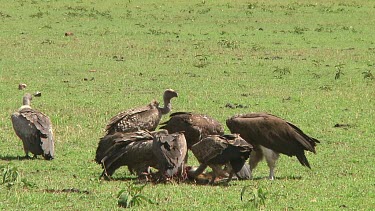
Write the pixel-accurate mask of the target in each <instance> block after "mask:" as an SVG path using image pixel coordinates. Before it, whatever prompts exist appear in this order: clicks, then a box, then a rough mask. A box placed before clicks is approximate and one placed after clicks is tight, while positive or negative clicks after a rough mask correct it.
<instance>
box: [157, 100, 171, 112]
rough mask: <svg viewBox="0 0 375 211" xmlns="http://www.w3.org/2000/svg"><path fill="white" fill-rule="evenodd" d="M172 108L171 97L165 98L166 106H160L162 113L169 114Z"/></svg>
mask: <svg viewBox="0 0 375 211" xmlns="http://www.w3.org/2000/svg"><path fill="white" fill-rule="evenodd" d="M171 110H172V103H171V99H170V98H164V107H161V108H160V111H161V114H163V115H164V114H167V113H169V112H170V111H171Z"/></svg>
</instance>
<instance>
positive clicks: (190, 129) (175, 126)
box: [160, 112, 224, 149]
mask: <svg viewBox="0 0 375 211" xmlns="http://www.w3.org/2000/svg"><path fill="white" fill-rule="evenodd" d="M161 125H162V126H161V127H160V128H161V129H166V130H168V132H169V133H175V132H184V134H185V138H186V142H187V147H188V148H189V149H190V148H191V146H193V145H194V144H195V143H198V142H199V141H200V140H201V139H202V138H204V137H206V136H208V135H223V134H224V128H223V126H222V125H221V124H220V123H219V122H218V121H216V120H215V119H213V118H212V117H209V116H207V115H203V114H195V113H191V112H176V113H173V114H171V115H170V119H169V120H168V121H166V122H163V123H161Z"/></svg>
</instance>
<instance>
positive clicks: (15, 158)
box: [0, 155, 32, 161]
mask: <svg viewBox="0 0 375 211" xmlns="http://www.w3.org/2000/svg"><path fill="white" fill-rule="evenodd" d="M30 159H32V158H27V157H25V156H13V155H0V160H6V161H11V160H30Z"/></svg>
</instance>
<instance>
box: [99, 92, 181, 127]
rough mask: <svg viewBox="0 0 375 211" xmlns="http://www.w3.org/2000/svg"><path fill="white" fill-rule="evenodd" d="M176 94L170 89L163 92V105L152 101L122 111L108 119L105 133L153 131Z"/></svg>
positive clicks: (169, 108) (168, 109) (170, 107)
mask: <svg viewBox="0 0 375 211" xmlns="http://www.w3.org/2000/svg"><path fill="white" fill-rule="evenodd" d="M177 96H178V94H177V92H176V91H174V90H172V89H167V90H165V92H164V95H163V100H164V107H159V102H157V101H152V102H151V103H150V104H149V105H147V106H143V107H139V108H134V109H129V110H126V111H123V112H121V113H119V114H117V115H116V116H114V117H112V118H111V119H110V120H109V123H108V124H107V126H106V128H105V129H106V132H107V134H114V133H115V132H135V131H137V130H149V131H153V130H155V129H156V128H157V126H158V124H159V122H160V119H161V117H162V115H164V114H167V113H169V112H170V110H171V109H172V104H171V99H172V98H174V97H177Z"/></svg>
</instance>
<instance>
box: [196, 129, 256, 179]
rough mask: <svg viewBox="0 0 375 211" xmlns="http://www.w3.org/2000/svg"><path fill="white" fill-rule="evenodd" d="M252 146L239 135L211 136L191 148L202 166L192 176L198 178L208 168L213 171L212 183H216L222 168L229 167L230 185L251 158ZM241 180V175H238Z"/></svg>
mask: <svg viewBox="0 0 375 211" xmlns="http://www.w3.org/2000/svg"><path fill="white" fill-rule="evenodd" d="M252 148H253V147H252V146H251V145H250V144H249V143H247V142H246V141H245V140H244V139H242V138H241V137H240V136H239V135H238V134H228V135H222V136H220V135H209V136H207V137H206V138H204V139H202V140H201V141H199V142H198V143H196V144H194V145H193V146H192V147H191V150H192V151H193V154H194V155H195V157H196V158H197V159H198V161H199V163H200V164H201V165H200V166H199V167H198V169H197V170H195V172H193V173H192V174H191V175H190V176H192V177H196V176H198V175H199V174H201V173H202V172H203V171H204V170H205V169H206V168H207V166H210V167H211V168H212V170H213V176H212V179H211V181H210V183H211V184H213V183H214V181H215V179H216V177H217V176H219V174H220V173H221V171H222V170H221V166H223V165H227V167H228V168H229V178H228V181H227V182H228V183H229V182H230V180H231V179H232V177H233V175H234V174H237V173H238V172H240V171H241V169H242V168H243V166H244V164H245V162H246V160H247V159H248V158H249V156H250V153H251V150H252ZM237 177H238V178H240V176H239V175H237Z"/></svg>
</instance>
